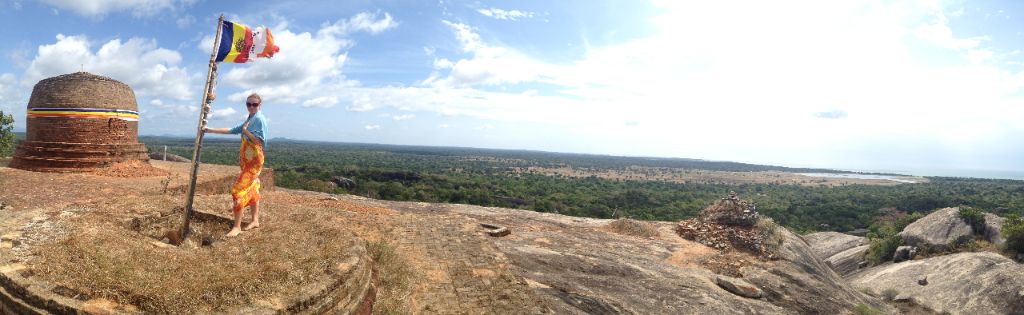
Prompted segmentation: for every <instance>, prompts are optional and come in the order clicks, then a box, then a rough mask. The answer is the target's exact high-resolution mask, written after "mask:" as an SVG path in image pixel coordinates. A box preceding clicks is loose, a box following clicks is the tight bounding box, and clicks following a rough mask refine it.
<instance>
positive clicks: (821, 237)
mask: <svg viewBox="0 0 1024 315" xmlns="http://www.w3.org/2000/svg"><path fill="white" fill-rule="evenodd" d="M803 238H804V240H805V241H807V244H809V245H811V250H813V251H814V254H815V255H817V256H818V258H821V259H828V258H829V257H832V256H834V255H836V254H839V253H841V252H844V251H846V250H849V249H851V248H854V247H857V246H861V245H866V244H867V243H868V240H867V238H865V237H862V236H854V235H850V234H846V233H839V232H817V233H811V234H807V235H804V236H803Z"/></svg>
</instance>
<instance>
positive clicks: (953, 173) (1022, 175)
mask: <svg viewBox="0 0 1024 315" xmlns="http://www.w3.org/2000/svg"><path fill="white" fill-rule="evenodd" d="M898 173H901V174H912V175H916V176H940V177H972V178H996V179H1015V180H1024V171H1000V170H968V169H964V170H953V169H946V170H908V171H903V172H898Z"/></svg>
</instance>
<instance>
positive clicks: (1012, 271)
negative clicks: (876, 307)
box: [847, 252, 1024, 314]
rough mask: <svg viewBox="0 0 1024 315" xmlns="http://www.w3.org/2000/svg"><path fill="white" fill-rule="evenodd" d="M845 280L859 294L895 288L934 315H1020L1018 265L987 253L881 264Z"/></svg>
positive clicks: (1023, 294)
mask: <svg viewBox="0 0 1024 315" xmlns="http://www.w3.org/2000/svg"><path fill="white" fill-rule="evenodd" d="M847 280H848V281H849V282H850V284H852V285H853V286H854V287H856V288H858V289H861V290H871V291H873V292H876V293H879V292H883V291H885V290H889V289H892V290H895V291H896V292H897V293H898V295H899V296H902V297H905V298H911V299H913V300H914V301H916V302H917V303H918V304H921V305H922V306H925V307H927V308H929V309H931V310H933V311H936V312H943V311H945V312H951V313H953V314H1024V265H1022V264H1019V263H1016V262H1014V261H1013V260H1011V259H1009V258H1006V257H1003V256H1001V255H999V254H995V253H990V252H978V253H958V254H952V255H946V256H938V257H932V258H927V259H921V260H913V261H907V262H902V263H898V264H885V265H880V266H876V267H872V268H868V269H864V270H861V271H860V272H857V273H855V274H853V275H850V276H849V277H847ZM922 280H924V281H922ZM922 283H924V284H922Z"/></svg>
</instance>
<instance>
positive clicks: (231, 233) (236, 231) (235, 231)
mask: <svg viewBox="0 0 1024 315" xmlns="http://www.w3.org/2000/svg"><path fill="white" fill-rule="evenodd" d="M241 233H242V230H241V229H239V228H237V227H235V228H231V231H229V232H228V234H227V235H224V236H227V237H235V236H238V234H241Z"/></svg>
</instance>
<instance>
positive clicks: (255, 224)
mask: <svg viewBox="0 0 1024 315" xmlns="http://www.w3.org/2000/svg"><path fill="white" fill-rule="evenodd" d="M258 228H260V223H259V222H251V223H249V225H246V226H245V227H244V228H242V231H248V230H252V229H258Z"/></svg>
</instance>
